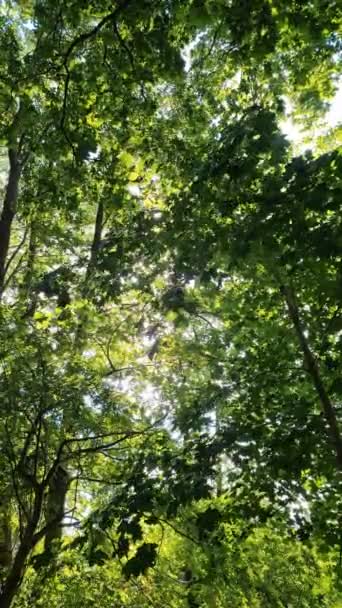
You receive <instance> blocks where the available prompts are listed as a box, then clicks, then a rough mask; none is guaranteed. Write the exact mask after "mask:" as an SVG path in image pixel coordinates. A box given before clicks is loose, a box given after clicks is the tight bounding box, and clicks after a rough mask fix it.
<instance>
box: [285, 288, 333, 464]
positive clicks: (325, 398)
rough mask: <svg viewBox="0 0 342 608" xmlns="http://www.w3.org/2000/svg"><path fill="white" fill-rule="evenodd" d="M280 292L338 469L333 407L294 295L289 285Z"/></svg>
mask: <svg viewBox="0 0 342 608" xmlns="http://www.w3.org/2000/svg"><path fill="white" fill-rule="evenodd" d="M281 292H282V294H283V295H284V297H285V300H286V304H287V309H288V312H289V317H290V319H291V321H292V323H293V326H294V328H295V331H296V334H297V338H298V342H299V344H300V347H301V350H302V353H303V357H304V362H305V367H306V369H307V371H308V373H309V375H310V377H311V380H312V384H313V385H314V387H315V390H316V393H317V395H318V397H319V400H320V403H321V408H322V411H323V413H324V415H325V417H326V420H327V422H328V425H329V431H330V436H331V439H332V443H333V444H334V449H335V453H336V460H337V466H338V468H339V469H340V470H342V436H341V432H340V429H339V426H338V421H337V417H336V412H335V408H334V406H333V404H332V402H331V400H330V397H329V395H328V393H327V391H326V388H325V386H324V383H323V381H322V378H321V375H320V372H319V368H318V363H317V360H316V358H315V356H314V354H313V353H312V351H311V349H310V346H309V343H308V341H307V339H306V337H305V332H304V328H303V326H302V322H301V319H300V316H299V310H298V305H297V303H296V298H295V295H294V293H293V291H292V290H291V289H290V288H289V287H282V288H281Z"/></svg>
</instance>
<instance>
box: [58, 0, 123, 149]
mask: <svg viewBox="0 0 342 608" xmlns="http://www.w3.org/2000/svg"><path fill="white" fill-rule="evenodd" d="M130 2H131V0H122V1H121V2H120V3H119V4H118V6H117V7H116V8H115V10H114V11H112V12H111V13H109V14H108V15H106V16H105V17H103V19H101V21H99V23H98V24H97V25H95V27H93V28H92V29H91V30H89V31H88V32H84V33H83V34H80V35H79V36H77V37H76V38H75V39H74V40H73V41H72V43H71V44H70V46H69V48H68V49H67V51H66V53H65V55H64V59H63V63H62V67H63V68H64V69H65V71H66V74H67V76H66V79H65V83H64V97H63V109H62V117H61V123H60V127H61V129H62V131H63V133H64V135H65V136H66V137H67V139H68V142H69V143H71V142H70V139H69V137H68V136H67V134H66V133H65V130H64V123H65V118H66V109H67V99H68V92H69V84H70V71H69V68H68V63H69V59H70V57H71V55H72V54H73V52H74V50H75V49H76V48H77V47H78V46H81V45H82V44H84V43H85V42H86V41H87V40H90V39H91V38H94V37H96V36H97V34H98V33H99V32H100V31H101V30H102V29H103V28H104V27H105V26H106V25H107V23H110V22H115V20H116V18H117V17H118V16H119V14H120V13H121V11H122V10H124V9H125V8H127V6H128V5H129V4H130Z"/></svg>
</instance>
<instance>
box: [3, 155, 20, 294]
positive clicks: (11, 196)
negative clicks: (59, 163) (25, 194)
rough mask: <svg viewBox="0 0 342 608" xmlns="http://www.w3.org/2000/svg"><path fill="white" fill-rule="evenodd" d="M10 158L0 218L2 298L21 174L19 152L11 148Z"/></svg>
mask: <svg viewBox="0 0 342 608" xmlns="http://www.w3.org/2000/svg"><path fill="white" fill-rule="evenodd" d="M8 158H9V163H10V169H9V176H8V183H7V187H6V194H5V199H4V204H3V208H2V213H1V217H0V298H1V296H2V293H3V289H4V283H5V276H6V260H7V255H8V249H9V244H10V239H11V228H12V222H13V219H14V217H15V214H16V209H17V199H18V188H19V179H20V174H21V165H20V162H19V158H18V153H17V151H16V150H14V149H12V148H10V149H9V150H8Z"/></svg>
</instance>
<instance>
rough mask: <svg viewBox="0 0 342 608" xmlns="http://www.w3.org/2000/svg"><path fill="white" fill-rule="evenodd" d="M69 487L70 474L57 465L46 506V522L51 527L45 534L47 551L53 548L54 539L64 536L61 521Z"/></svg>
mask: <svg viewBox="0 0 342 608" xmlns="http://www.w3.org/2000/svg"><path fill="white" fill-rule="evenodd" d="M68 487H69V475H68V473H67V471H66V470H65V469H64V468H63V467H62V466H59V467H57V469H56V471H55V473H54V475H53V476H52V477H51V480H50V483H49V493H48V500H47V508H46V522H47V525H48V526H49V524H50V527H49V529H48V531H47V532H46V536H45V551H47V550H49V549H50V548H51V545H52V543H53V542H54V541H56V540H60V539H61V537H62V526H61V521H62V519H63V516H64V513H65V499H66V495H67V491H68Z"/></svg>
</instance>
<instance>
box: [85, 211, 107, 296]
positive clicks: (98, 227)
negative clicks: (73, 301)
mask: <svg viewBox="0 0 342 608" xmlns="http://www.w3.org/2000/svg"><path fill="white" fill-rule="evenodd" d="M103 214H104V204H103V200H100V201H99V204H98V206H97V212H96V219H95V229H94V236H93V242H92V244H91V249H90V259H89V263H88V267H87V271H86V276H85V281H84V291H85V292H86V291H87V283H88V280H89V279H90V278H91V275H92V272H93V270H94V269H95V268H96V264H97V257H98V253H99V250H100V245H101V238H102V229H103Z"/></svg>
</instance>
